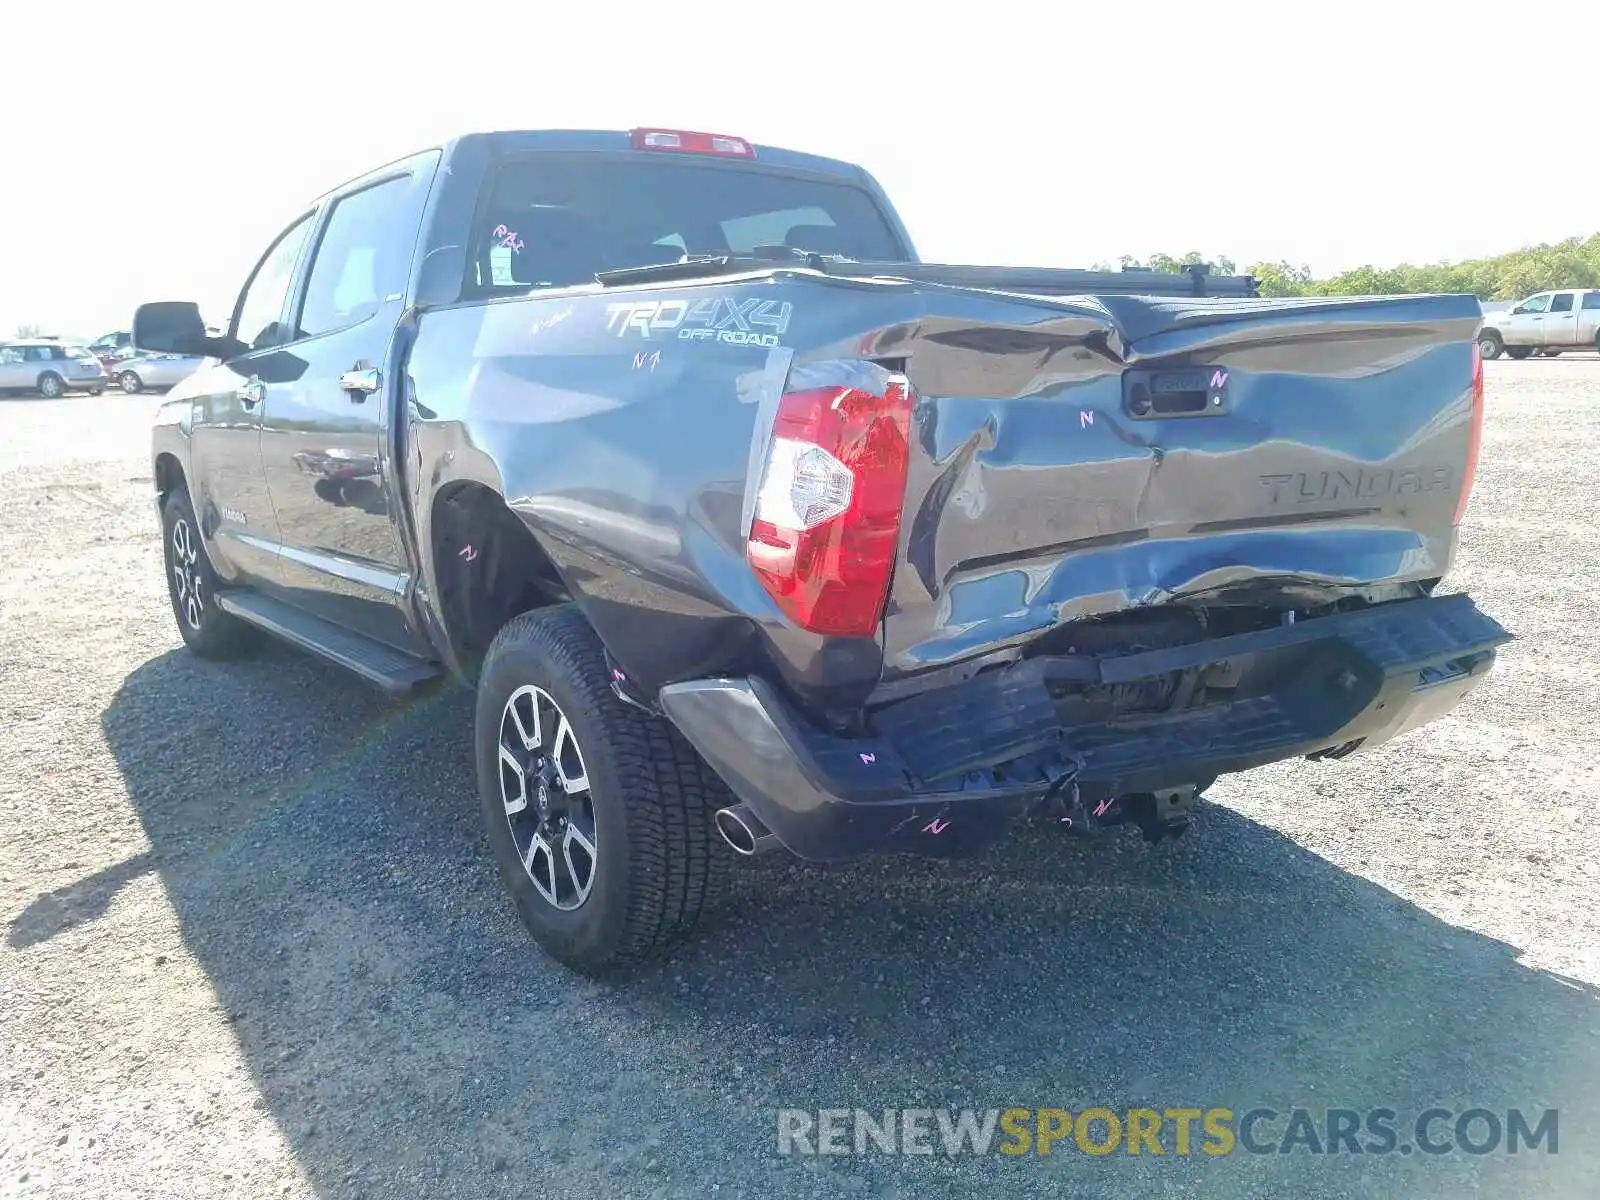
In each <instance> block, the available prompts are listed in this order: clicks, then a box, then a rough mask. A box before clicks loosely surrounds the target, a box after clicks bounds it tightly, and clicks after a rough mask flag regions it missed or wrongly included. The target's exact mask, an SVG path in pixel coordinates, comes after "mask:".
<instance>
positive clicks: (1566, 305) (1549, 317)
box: [1544, 292, 1578, 346]
mask: <svg viewBox="0 0 1600 1200" xmlns="http://www.w3.org/2000/svg"><path fill="white" fill-rule="evenodd" d="M1577 299H1578V293H1577V292H1557V293H1556V294H1555V295H1553V296H1551V297H1550V311H1549V312H1547V313H1546V314H1545V318H1544V344H1545V345H1546V346H1576V345H1577V344H1578V306H1577Z"/></svg>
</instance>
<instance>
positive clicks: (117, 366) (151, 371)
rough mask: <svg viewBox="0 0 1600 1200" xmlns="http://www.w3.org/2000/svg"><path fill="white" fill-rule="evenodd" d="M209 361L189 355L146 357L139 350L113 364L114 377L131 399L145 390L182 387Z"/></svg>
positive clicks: (125, 355)
mask: <svg viewBox="0 0 1600 1200" xmlns="http://www.w3.org/2000/svg"><path fill="white" fill-rule="evenodd" d="M205 361H206V360H205V359H203V358H201V357H199V356H198V355H190V354H146V353H143V352H141V351H138V350H133V351H131V352H129V351H123V352H119V353H118V354H117V355H116V357H115V358H114V359H113V361H112V365H111V372H112V377H113V378H114V379H115V380H116V383H117V386H118V387H120V388H121V389H122V390H123V391H125V392H127V393H128V395H130V396H135V395H138V394H139V393H140V392H142V391H144V390H145V389H146V388H160V389H161V390H163V391H165V390H166V389H167V388H170V387H172V386H174V385H175V384H178V383H181V382H182V381H183V380H185V379H187V378H188V377H189V376H190V375H193V374H194V373H195V371H197V370H199V368H200V365H201V364H202V363H203V362H205Z"/></svg>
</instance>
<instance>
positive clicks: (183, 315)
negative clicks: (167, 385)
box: [133, 300, 249, 359]
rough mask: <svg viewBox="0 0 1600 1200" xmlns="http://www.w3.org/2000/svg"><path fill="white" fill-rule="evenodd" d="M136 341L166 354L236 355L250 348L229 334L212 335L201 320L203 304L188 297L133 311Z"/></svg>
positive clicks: (134, 342) (139, 344) (137, 344)
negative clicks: (225, 335) (194, 302)
mask: <svg viewBox="0 0 1600 1200" xmlns="http://www.w3.org/2000/svg"><path fill="white" fill-rule="evenodd" d="M133 344H134V345H135V346H136V347H138V348H139V349H140V350H155V351H158V352H160V353H163V354H191V355H195V356H197V357H200V358H221V359H229V358H234V357H236V356H238V355H240V354H242V353H244V351H245V350H247V349H249V347H247V346H246V345H244V343H242V342H239V341H236V340H234V339H233V338H230V337H212V336H211V335H210V334H208V333H207V332H206V325H205V322H204V321H202V320H201V319H200V306H199V305H198V304H193V303H190V302H189V301H187V300H158V301H156V302H154V303H152V304H141V305H140V306H139V307H138V309H137V310H136V311H135V312H134V314H133Z"/></svg>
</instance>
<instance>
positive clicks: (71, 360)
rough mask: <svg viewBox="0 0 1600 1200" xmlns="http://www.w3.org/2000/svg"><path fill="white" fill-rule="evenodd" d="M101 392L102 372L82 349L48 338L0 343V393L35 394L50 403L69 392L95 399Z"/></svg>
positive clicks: (104, 377) (90, 356)
mask: <svg viewBox="0 0 1600 1200" xmlns="http://www.w3.org/2000/svg"><path fill="white" fill-rule="evenodd" d="M105 390H106V372H105V368H104V367H102V366H101V365H100V360H99V359H98V358H96V357H95V356H94V355H93V354H90V353H89V351H87V350H85V349H84V348H83V347H82V346H70V345H63V344H62V343H61V342H56V341H51V340H50V339H49V338H29V339H26V340H18V341H12V342H0V392H38V393H39V395H41V396H43V397H44V398H45V399H46V400H54V399H55V398H56V397H57V396H64V395H66V394H67V392H69V391H79V392H88V393H89V394H90V395H91V396H98V395H99V394H100V393H101V392H103V391H105Z"/></svg>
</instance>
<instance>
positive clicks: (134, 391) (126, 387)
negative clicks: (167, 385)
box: [117, 371, 144, 396]
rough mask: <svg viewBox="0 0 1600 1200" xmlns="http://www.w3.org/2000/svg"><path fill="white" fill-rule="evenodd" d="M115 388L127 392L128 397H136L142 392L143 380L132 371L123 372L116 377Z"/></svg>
mask: <svg viewBox="0 0 1600 1200" xmlns="http://www.w3.org/2000/svg"><path fill="white" fill-rule="evenodd" d="M117 386H118V387H119V388H121V389H122V390H123V391H125V392H127V393H128V395H130V396H137V395H138V394H139V393H140V392H142V391H144V380H142V379H140V378H139V377H138V376H137V375H135V374H134V373H133V372H132V371H124V372H122V374H120V375H118V376H117Z"/></svg>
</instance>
